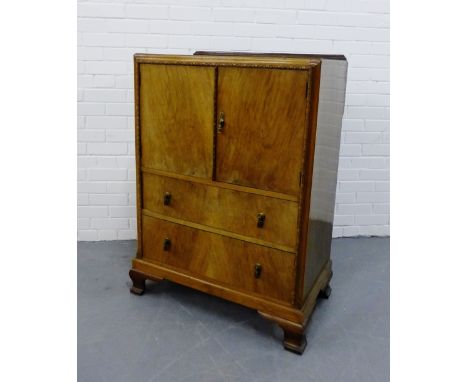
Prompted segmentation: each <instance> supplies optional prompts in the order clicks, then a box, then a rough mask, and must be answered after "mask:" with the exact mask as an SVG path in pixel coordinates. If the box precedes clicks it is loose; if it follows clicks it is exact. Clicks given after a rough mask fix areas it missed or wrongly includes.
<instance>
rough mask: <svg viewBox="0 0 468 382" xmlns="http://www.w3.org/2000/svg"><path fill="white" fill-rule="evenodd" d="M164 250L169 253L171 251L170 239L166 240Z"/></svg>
mask: <svg viewBox="0 0 468 382" xmlns="http://www.w3.org/2000/svg"><path fill="white" fill-rule="evenodd" d="M163 249H164V250H165V251H169V250H170V249H171V239H169V238H168V237H166V238H165V239H164V243H163Z"/></svg>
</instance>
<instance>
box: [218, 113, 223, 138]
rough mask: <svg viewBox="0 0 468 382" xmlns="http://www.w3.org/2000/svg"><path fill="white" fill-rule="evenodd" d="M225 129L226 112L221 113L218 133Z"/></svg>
mask: <svg viewBox="0 0 468 382" xmlns="http://www.w3.org/2000/svg"><path fill="white" fill-rule="evenodd" d="M223 130H224V112H221V113H219V120H218V133H222V132H223Z"/></svg>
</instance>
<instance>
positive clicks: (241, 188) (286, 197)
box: [141, 167, 299, 202]
mask: <svg viewBox="0 0 468 382" xmlns="http://www.w3.org/2000/svg"><path fill="white" fill-rule="evenodd" d="M141 172H144V173H148V174H155V175H161V176H165V177H168V178H173V179H179V180H184V181H187V182H192V183H198V184H205V185H207V186H216V187H218V188H224V189H226V190H234V191H240V192H248V193H249V194H255V195H263V196H266V197H269V198H275V199H281V200H290V201H291V202H297V201H299V197H298V196H295V195H288V194H283V193H281V192H273V191H267V190H260V189H258V188H252V187H245V186H239V185H237V184H230V183H224V182H217V181H216V180H211V179H203V178H197V177H194V176H189V175H181V174H176V173H174V172H167V171H162V170H155V169H154V168H148V167H141Z"/></svg>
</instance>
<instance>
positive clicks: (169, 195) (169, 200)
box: [164, 192, 172, 206]
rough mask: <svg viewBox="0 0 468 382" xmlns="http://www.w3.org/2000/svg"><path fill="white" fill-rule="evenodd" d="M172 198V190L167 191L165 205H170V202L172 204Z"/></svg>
mask: <svg viewBox="0 0 468 382" xmlns="http://www.w3.org/2000/svg"><path fill="white" fill-rule="evenodd" d="M171 200H172V195H171V193H170V192H166V193H165V194H164V205H165V206H168V205H169V204H171Z"/></svg>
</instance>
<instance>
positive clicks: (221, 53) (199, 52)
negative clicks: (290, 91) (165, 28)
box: [194, 50, 347, 61]
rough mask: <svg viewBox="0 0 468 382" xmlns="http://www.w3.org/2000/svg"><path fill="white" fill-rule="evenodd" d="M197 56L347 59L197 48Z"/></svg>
mask: <svg viewBox="0 0 468 382" xmlns="http://www.w3.org/2000/svg"><path fill="white" fill-rule="evenodd" d="M194 55H195V56H206V55H212V56H248V57H252V56H257V57H265V56H268V57H289V58H317V59H324V60H343V61H347V60H346V57H345V56H344V55H342V54H317V53H265V52H225V51H205V50H197V51H196V52H195V53H194Z"/></svg>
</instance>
